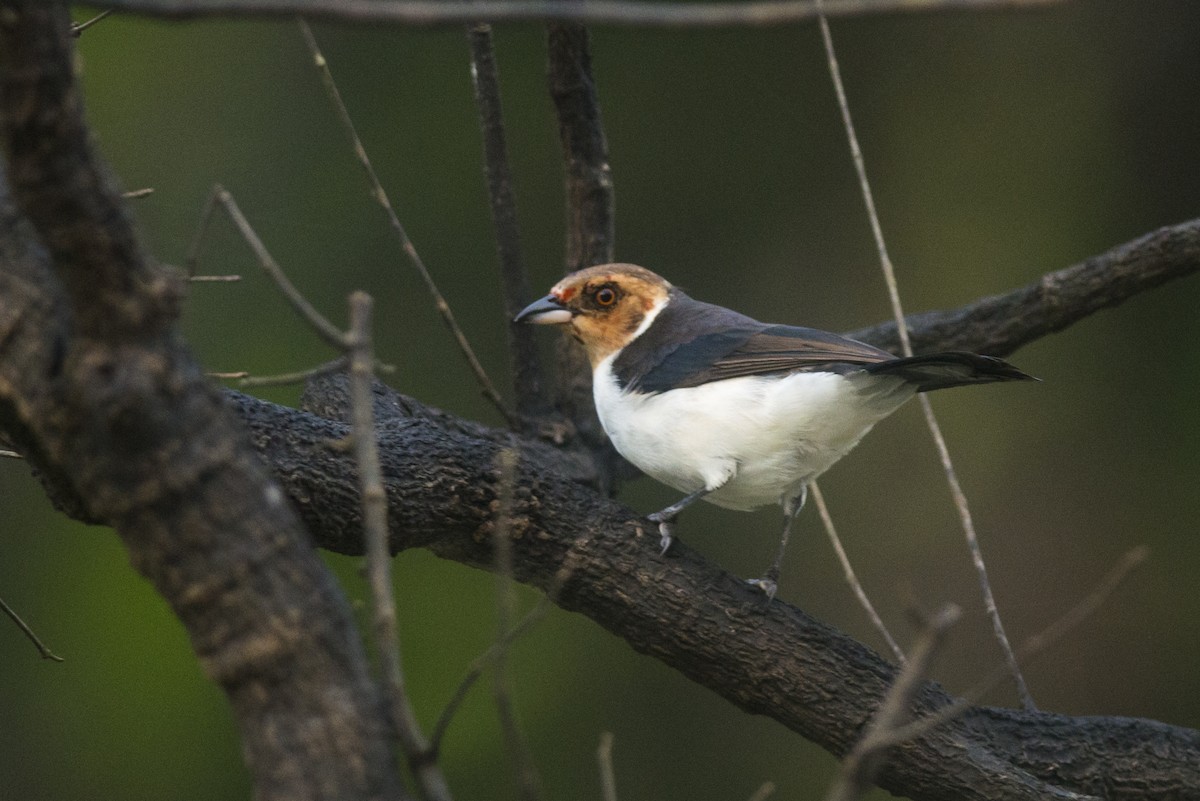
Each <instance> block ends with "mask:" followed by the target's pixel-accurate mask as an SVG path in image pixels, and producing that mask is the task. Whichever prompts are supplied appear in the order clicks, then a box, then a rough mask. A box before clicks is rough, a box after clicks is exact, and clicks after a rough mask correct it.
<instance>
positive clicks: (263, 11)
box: [92, 0, 1065, 28]
mask: <svg viewBox="0 0 1200 801" xmlns="http://www.w3.org/2000/svg"><path fill="white" fill-rule="evenodd" d="M1063 2H1065V0H825V14H826V16H830V17H843V16H846V17H850V16H862V15H866V14H884V13H889V14H895V13H907V12H929V11H952V10H968V11H976V10H996V9H1006V8H1036V7H1040V6H1050V5H1056V4H1059V3H1063ZM92 5H93V6H96V7H98V8H110V9H116V10H119V11H129V12H134V13H138V14H147V15H151V16H157V17H167V18H171V19H194V18H196V17H202V16H238V17H251V16H260V17H294V16H296V15H297V14H302V15H304V16H305V17H308V18H310V19H314V20H328V21H331V22H353V23H378V22H394V23H403V24H405V25H461V24H464V23H474V22H492V23H495V22H514V21H520V20H526V21H528V20H558V21H562V22H576V23H588V24H596V23H603V24H612V25H638V26H643V27H646V26H658V27H688V28H697V27H703V28H713V27H730V26H741V27H744V26H754V27H758V26H767V25H785V24H792V23H798V22H806V21H808V20H811V19H815V18H816V16H817V11H816V3H815V2H812V0H807V1H806V0H792V1H791V2H788V1H787V0H784V1H783V2H741V3H737V2H729V3H715V2H714V3H653V2H621V1H620V0H587V2H580V3H570V2H566V3H564V2H555V1H554V0H472V2H454V0H445V1H443V2H437V1H436V0H434V1H432V2H421V0H97V2H93V3H92Z"/></svg>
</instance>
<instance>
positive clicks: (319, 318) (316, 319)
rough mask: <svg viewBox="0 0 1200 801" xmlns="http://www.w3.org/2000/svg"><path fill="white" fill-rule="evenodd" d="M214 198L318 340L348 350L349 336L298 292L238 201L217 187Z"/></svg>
mask: <svg viewBox="0 0 1200 801" xmlns="http://www.w3.org/2000/svg"><path fill="white" fill-rule="evenodd" d="M212 197H213V201H214V202H215V203H216V204H217V206H219V207H220V208H222V209H224V211H225V213H226V214H227V215H229V219H230V221H231V222H232V223H233V225H234V227H235V228H237V230H238V233H240V234H241V235H242V239H244V240H246V244H247V245H249V246H250V249H251V250H253V251H254V255H255V256H256V257H257V258H258V263H259V266H261V267H262V268H263V272H265V273H266V274H267V275H268V276H269V277H270V278H271V280H272V281H274V282H275V286H277V287H278V288H279V291H280V292H282V293H283V297H284V298H285V299H286V300H287V302H288V303H289V304H290V305H291V307H292V308H293V309H294V310H295V311H296V313H297V314H299V315H300V318H301V319H302V320H304V321H305V322H307V323H308V324H309V325H310V326H311V327H312V329H313V330H314V331H316V332H317V334H318V336H320V337H321V339H323V340H325V343H326V344H327V345H329V346H331V347H333V348H337V349H338V350H346V349H347V345H348V343H347V340H346V335H345V334H343V333H342V331H341V330H340V329H339V328H338V327H337V326H335V325H334V324H333V323H331V322H329V320H327V319H326V318H325V316H324V315H323V314H321V313H320V312H319V311H317V309H316V307H315V306H313V305H312V304H311V303H309V302H308V298H306V297H304V293H302V292H301V291H300V290H299V289H297V288H296V285H295V284H293V283H292V282H291V280H289V279H288V277H287V274H286V273H285V272H284V271H283V268H282V267H280V266H279V263H278V262H276V261H275V259H274V258H272V257H271V253H270V251H268V250H267V246H266V245H264V244H263V241H262V240H261V239H259V237H258V232H257V231H255V230H254V227H253V226H252V225H250V221H249V220H247V219H246V215H244V214H242V210H241V208H239V207H238V204H237V201H235V200H234V199H233V195H231V194H229V191H228V190H226V189H225V187H223V186H221V185H220V184H217V185H216V186H214V187H213V193H212Z"/></svg>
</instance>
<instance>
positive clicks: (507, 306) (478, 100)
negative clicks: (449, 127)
mask: <svg viewBox="0 0 1200 801" xmlns="http://www.w3.org/2000/svg"><path fill="white" fill-rule="evenodd" d="M467 42H468V44H469V45H470V50H471V86H472V88H473V89H474V95H475V108H476V110H477V111H478V112H479V127H480V131H481V133H482V135H483V166H484V176H485V179H486V183H487V190H488V199H489V201H490V205H491V210H492V225H493V227H494V228H495V231H496V255H497V257H498V258H499V260H500V283H501V287H502V289H503V293H504V294H503V297H504V314H505V319H506V320H509V321H510V322H509V325H508V328H507V331H508V346H509V355H510V358H511V362H512V374H513V389H514V392H515V397H516V406H517V409H516V411H517V415H518V416H519V417H520V418H522V419H532V418H533V417H534V416H535V415H536V414H537V413H538V411H539V410H540V408H541V406H542V404H543V402H544V401H543V399H542V365H541V359H540V358H539V357H538V347H537V338H536V332H534V331H533V330H532V328H531V327H530V326H527V325H520V324H517V323H513V322H511V320H512V319H513V318H514V317H516V315H517V313H518V312H519V311H520V310H521V309H523V308H524V307H525V305H526V304H527V303H529V301H530V300H531V299H532V295H531V293H530V289H529V277H528V275H527V274H526V272H525V262H524V259H523V257H522V255H521V234H520V230H519V228H518V226H517V200H516V193H515V192H514V190H513V176H512V168H511V167H510V166H509V162H508V143H507V141H506V138H505V134H504V115H503V112H502V110H501V104H500V76H499V69H498V68H497V66H496V51H495V48H494V47H493V44H492V28H491V26H490V25H485V24H479V25H472V26H471V27H470V28H468V29H467Z"/></svg>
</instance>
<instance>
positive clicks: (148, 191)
mask: <svg viewBox="0 0 1200 801" xmlns="http://www.w3.org/2000/svg"><path fill="white" fill-rule="evenodd" d="M153 194H154V187H152V186H147V187H144V188H142V189H130V190H129V191H127V192H122V193H121V197H123V198H125V199H126V200H141V199H142V198H146V197H150V196H151V195H153Z"/></svg>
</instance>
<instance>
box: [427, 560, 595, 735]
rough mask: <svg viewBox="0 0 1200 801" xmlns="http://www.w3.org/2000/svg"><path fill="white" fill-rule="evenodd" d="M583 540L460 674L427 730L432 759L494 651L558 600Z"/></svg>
mask: <svg viewBox="0 0 1200 801" xmlns="http://www.w3.org/2000/svg"><path fill="white" fill-rule="evenodd" d="M582 544H583V543H582V542H576V543H575V545H573V546H572V547H571V550H569V551H568V552H567V555H566V557H565V558H564V559H563V562H562V565H561V566H560V567H559V569H558V571H557V572H556V573H555V575H554V579H553V580H552V581H551V584H550V588H549V589H548V590H547V592H546V594H545V595H544V596H542V597H541V598H540V599H538V602H537V603H536V604H534V606H533V608H532V609H530V610H529V611H528V612H526V613H525V616H524V617H523V618H521V619H520V620H519V621H517V624H516V625H515V626H513V627H512V628H511V629H509V630H508V633H507V634H505V635H504V636H503V637H502V638H499V639H497V641H496V642H494V643H492V644H491V646H490V647H489V648H488V649H487V650H486V651H484V652H483V653H482V654H480V655H479V656H478V657H476V658H475V659H474V660H473V661H472V662H471V664H470V665H469V666H468V667H467V672H466V675H465V676H463V678H462V681H460V682H459V683H458V687H457V688H456V689H455V691H454V695H453V696H451V698H450V700H449V702H447V704H446V708H445V709H443V710H442V714H441V716H440V717H439V718H438V721H437V723H436V724H435V725H434V727H433V731H432V733H431V734H430V737H429V756H430V758H431V759H436V758H437V755H438V753H439V752H440V751H441V744H442V740H443V739H444V738H445V735H446V730H447V729H449V728H450V722H451V721H452V720H453V719H454V715H455V713H456V712H458V709H459V707H460V706H462V702H463V701H464V700H465V699H466V697H467V693H468V692H469V691H470V689H471V687H472V686H473V685H474V684H475V682H476V681H478V680H479V677H480V676H482V675H483V671H484V670H485V669H487V667H488V666H489V665H490V664H491V663H492V660H494V659H495V658H496V655H497V654H498V653H499V652H500V651H501V650H502V649H507V648H508V647H510V646H511V645H512V643H513V642H515V641H516V640H517V638H518V637H521V636H522V635H523V634H525V633H526V632H527V631H529V630H530V629H532V628H533V626H534V624H536V623H537V622H538V621H539V620H541V619H542V618H543V617H545V616H546V613H547V612H549V611H550V610H551V609H552V608H553V607H554V604H555V603H556V602H557V599H558V594H559V592H560V591H561V590H562V588H563V586H564V585H565V584H566V583H567V579H569V578H570V577H571V574H572V573H573V572H574V571H575V565H576V563H577V562H578V560H579V553H580V551H579V547H580V546H581V545H582Z"/></svg>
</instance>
